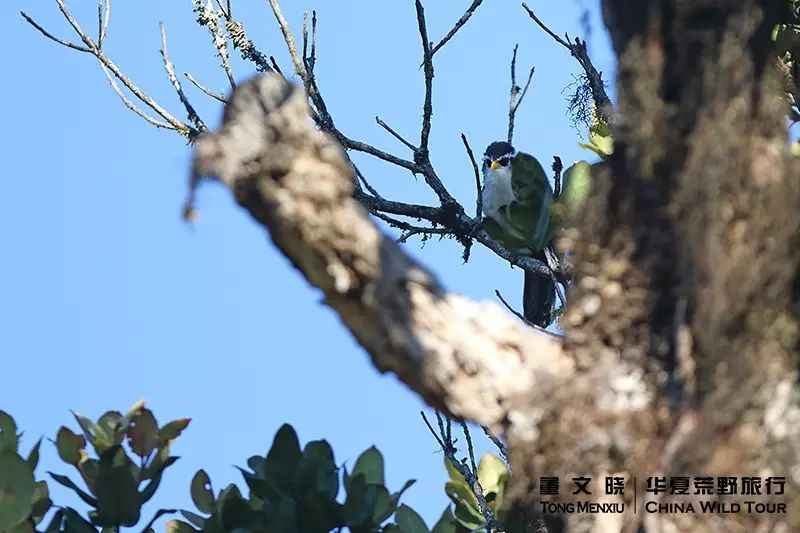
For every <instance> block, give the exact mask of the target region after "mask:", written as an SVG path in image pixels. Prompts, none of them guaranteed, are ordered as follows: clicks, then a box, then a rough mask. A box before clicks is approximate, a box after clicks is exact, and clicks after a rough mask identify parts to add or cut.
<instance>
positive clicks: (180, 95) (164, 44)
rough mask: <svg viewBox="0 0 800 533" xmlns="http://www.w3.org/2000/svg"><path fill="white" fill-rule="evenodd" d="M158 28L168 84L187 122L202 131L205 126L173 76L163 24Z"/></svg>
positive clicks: (172, 65) (173, 66)
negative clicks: (183, 109)
mask: <svg viewBox="0 0 800 533" xmlns="http://www.w3.org/2000/svg"><path fill="white" fill-rule="evenodd" d="M159 28H161V56H162V57H163V59H164V69H165V70H166V71H167V77H168V78H169V81H170V83H172V86H173V87H174V88H175V92H177V93H178V98H180V100H181V103H182V104H183V107H185V108H186V113H187V115H188V116H189V120H190V121H192V123H193V124H194V125H195V127H197V129H198V131H204V130H205V129H206V125H205V123H204V122H203V119H201V118H200V115H198V114H197V111H195V109H194V106H193V105H192V103H191V102H190V101H189V98H188V97H187V96H186V93H184V92H183V87H181V82H180V81H179V80H178V76H176V75H175V65H174V64H173V63H172V61H170V59H169V52H168V51H167V30H166V29H165V28H164V23H163V22H161V23H159Z"/></svg>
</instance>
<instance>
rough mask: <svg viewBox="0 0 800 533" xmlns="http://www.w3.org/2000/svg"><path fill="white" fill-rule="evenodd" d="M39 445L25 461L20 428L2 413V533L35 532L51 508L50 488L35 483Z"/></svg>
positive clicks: (0, 460)
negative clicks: (21, 447)
mask: <svg viewBox="0 0 800 533" xmlns="http://www.w3.org/2000/svg"><path fill="white" fill-rule="evenodd" d="M40 443H41V441H39V442H37V443H36V444H34V446H33V448H32V449H31V451H30V453H29V454H28V457H27V458H25V459H23V458H22V456H21V455H20V454H19V449H18V448H19V435H18V434H17V424H16V423H15V422H14V419H13V418H11V416H10V415H9V414H7V413H5V412H3V411H0V531H10V532H13V533H27V532H32V531H34V527H35V526H36V525H37V524H39V523H40V522H41V521H42V519H43V518H44V515H45V513H47V511H48V509H50V506H51V505H52V502H51V501H50V495H49V493H48V490H47V484H46V483H45V482H43V481H36V480H35V478H34V475H33V471H34V470H35V469H36V465H37V464H38V462H39V445H40Z"/></svg>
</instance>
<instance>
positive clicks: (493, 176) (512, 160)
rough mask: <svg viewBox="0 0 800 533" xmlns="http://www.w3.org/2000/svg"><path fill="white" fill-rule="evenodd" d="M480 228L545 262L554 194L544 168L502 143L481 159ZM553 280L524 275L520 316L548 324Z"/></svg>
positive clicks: (493, 147)
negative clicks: (481, 204)
mask: <svg viewBox="0 0 800 533" xmlns="http://www.w3.org/2000/svg"><path fill="white" fill-rule="evenodd" d="M481 196H482V202H483V212H484V214H485V215H486V218H485V219H484V221H483V226H484V228H485V229H486V231H487V233H489V235H490V236H491V237H492V238H494V239H495V240H498V241H500V242H501V243H502V244H503V245H504V246H505V247H506V248H508V249H509V250H510V251H513V252H516V253H518V254H522V255H526V256H530V257H533V258H536V259H539V260H541V261H546V256H545V249H546V248H548V247H550V246H551V240H552V237H553V231H554V229H555V226H556V225H557V224H554V221H553V205H554V200H553V189H552V187H551V186H550V182H549V180H548V179H547V175H546V174H545V172H544V169H543V168H542V165H540V164H539V162H538V161H537V160H536V158H534V157H533V156H531V155H529V154H526V153H522V152H517V151H516V150H515V149H514V147H513V146H512V145H511V144H510V143H508V142H505V141H497V142H493V143H492V144H490V145H489V146H488V147H487V148H486V152H485V153H484V155H483V189H482V192H481ZM554 300H555V284H554V282H553V280H552V278H549V277H547V276H543V275H541V274H536V273H530V272H525V281H524V289H523V298H522V302H523V315H524V316H525V318H526V319H527V320H528V321H529V322H531V323H533V324H536V325H537V326H541V327H547V326H548V325H549V324H550V323H551V322H552V316H553V304H554Z"/></svg>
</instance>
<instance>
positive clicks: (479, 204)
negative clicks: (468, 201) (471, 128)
mask: <svg viewBox="0 0 800 533" xmlns="http://www.w3.org/2000/svg"><path fill="white" fill-rule="evenodd" d="M461 142H462V143H464V148H465V149H466V150H467V156H468V157H469V162H470V163H471V164H472V172H473V174H475V198H476V199H475V219H476V220H480V219H481V217H482V216H483V194H482V193H481V172H480V170H478V162H477V161H475V154H474V153H473V152H472V147H470V145H469V141H467V136H466V135H464V134H463V133H462V134H461Z"/></svg>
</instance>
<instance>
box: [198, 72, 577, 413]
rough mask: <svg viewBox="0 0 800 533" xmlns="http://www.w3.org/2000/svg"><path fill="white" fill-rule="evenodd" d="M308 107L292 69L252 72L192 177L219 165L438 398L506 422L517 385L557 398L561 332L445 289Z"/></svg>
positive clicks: (566, 371)
mask: <svg viewBox="0 0 800 533" xmlns="http://www.w3.org/2000/svg"><path fill="white" fill-rule="evenodd" d="M307 113H308V110H307V106H306V103H305V97H304V95H303V93H302V91H299V90H297V89H295V88H293V87H292V86H291V85H289V84H288V83H287V82H285V81H284V80H283V79H282V78H279V77H276V76H265V77H261V78H259V79H257V80H254V81H251V82H248V83H246V84H242V85H241V86H240V87H239V88H238V89H237V90H236V91H235V92H234V95H233V97H232V99H231V103H230V105H229V108H228V112H227V113H226V116H225V123H224V125H223V127H222V129H221V130H220V132H219V133H218V134H214V135H207V136H204V137H203V138H201V139H200V140H199V141H198V144H197V153H196V159H195V167H194V168H195V178H193V180H192V181H193V184H194V185H193V187H195V186H196V184H197V183H198V179H199V176H201V175H211V176H217V177H218V178H219V179H220V181H222V182H223V183H224V184H225V185H226V186H227V187H229V188H230V189H231V190H232V191H233V192H234V194H235V195H236V198H237V200H238V201H239V202H240V203H241V204H242V205H243V206H244V207H245V208H246V209H248V211H249V212H250V213H251V214H252V215H253V216H254V217H255V219H256V220H258V221H259V222H260V223H261V224H263V225H264V226H265V227H267V228H268V229H269V231H270V235H271V237H272V240H273V241H274V242H275V244H276V245H277V246H278V247H279V248H280V249H281V250H282V251H283V252H284V253H285V254H286V255H287V256H288V257H289V258H290V259H291V260H292V262H293V263H294V265H295V266H296V267H297V268H298V269H299V270H300V271H301V272H302V273H303V274H304V275H305V276H306V278H307V279H308V280H309V281H310V282H311V283H312V284H314V285H315V286H317V287H319V288H320V289H321V290H322V291H323V293H324V294H325V302H326V303H327V304H328V305H330V306H331V307H333V308H334V309H336V310H337V312H339V314H340V316H341V317H342V320H343V321H344V323H345V324H346V325H347V327H348V328H350V331H351V332H352V333H353V335H354V336H355V337H356V338H357V339H358V341H359V342H360V343H361V344H362V346H364V348H365V349H366V350H367V351H368V352H369V353H370V355H371V356H372V357H373V361H374V363H375V364H376V366H377V367H378V368H379V369H381V370H383V371H392V372H395V373H397V375H398V376H399V377H400V379H401V380H403V381H404V382H405V383H407V384H408V385H409V386H410V387H411V388H412V389H413V390H416V391H417V392H419V393H420V394H421V395H422V396H423V397H424V398H426V400H427V401H429V402H430V403H431V405H435V406H438V407H439V408H442V409H444V410H445V411H446V412H448V413H449V414H451V415H453V416H456V417H459V418H466V419H470V420H476V421H478V422H479V423H480V424H482V425H485V426H489V427H500V426H501V425H503V423H504V422H503V421H504V420H505V417H506V414H505V413H506V412H507V410H508V408H509V405H513V403H514V400H513V398H514V397H515V396H516V395H520V394H524V395H525V396H527V395H529V394H531V393H532V392H531V391H534V394H536V395H537V396H539V395H541V397H542V399H543V400H546V398H547V396H548V391H551V390H553V387H556V386H558V384H559V383H561V380H562V379H567V378H568V376H569V375H571V373H572V371H573V370H572V369H573V365H572V363H571V361H569V360H568V359H566V358H564V356H563V354H562V352H561V348H560V344H559V343H558V342H557V341H555V340H554V339H552V338H551V337H550V336H549V335H542V334H539V333H538V332H536V331H534V330H532V329H530V328H525V327H524V326H522V325H518V324H517V323H516V322H515V321H513V320H511V319H510V318H509V317H508V316H507V315H506V314H505V313H503V312H502V311H501V310H500V309H499V308H498V307H496V306H494V305H490V304H475V303H472V302H470V301H468V300H466V299H464V298H463V297H461V296H457V295H455V294H449V293H447V292H445V291H444V289H443V288H442V287H441V286H440V285H439V284H438V282H437V281H436V280H435V278H434V277H433V276H432V275H431V274H430V273H429V272H427V271H426V270H424V269H423V268H422V267H421V266H420V265H418V264H417V263H416V262H415V261H414V260H413V259H411V258H410V257H409V256H407V255H406V254H405V253H403V251H402V249H401V248H400V247H399V246H398V245H397V244H396V243H395V242H394V241H392V240H391V239H388V238H386V237H385V236H383V235H381V233H380V232H379V231H378V230H377V229H376V227H375V226H374V224H373V223H372V222H371V221H370V219H369V217H368V216H367V213H366V211H364V210H363V208H362V207H360V206H359V204H358V203H357V202H356V201H355V200H354V199H353V197H352V194H353V193H352V187H353V182H354V176H353V172H352V166H351V165H350V163H349V162H348V161H347V159H346V158H345V157H344V154H343V153H342V152H341V151H340V149H339V148H338V146H337V145H336V144H335V143H333V142H331V141H329V140H328V139H326V138H325V137H324V136H323V135H321V134H320V133H319V132H316V131H314V130H313V129H311V128H310V127H309V125H308V119H307V117H308V115H307ZM190 196H191V195H190ZM445 317H447V320H446V321H442V319H444V318H445ZM464 369H469V370H468V371H465V370H464ZM454 381H455V382H458V386H453V384H454Z"/></svg>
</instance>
